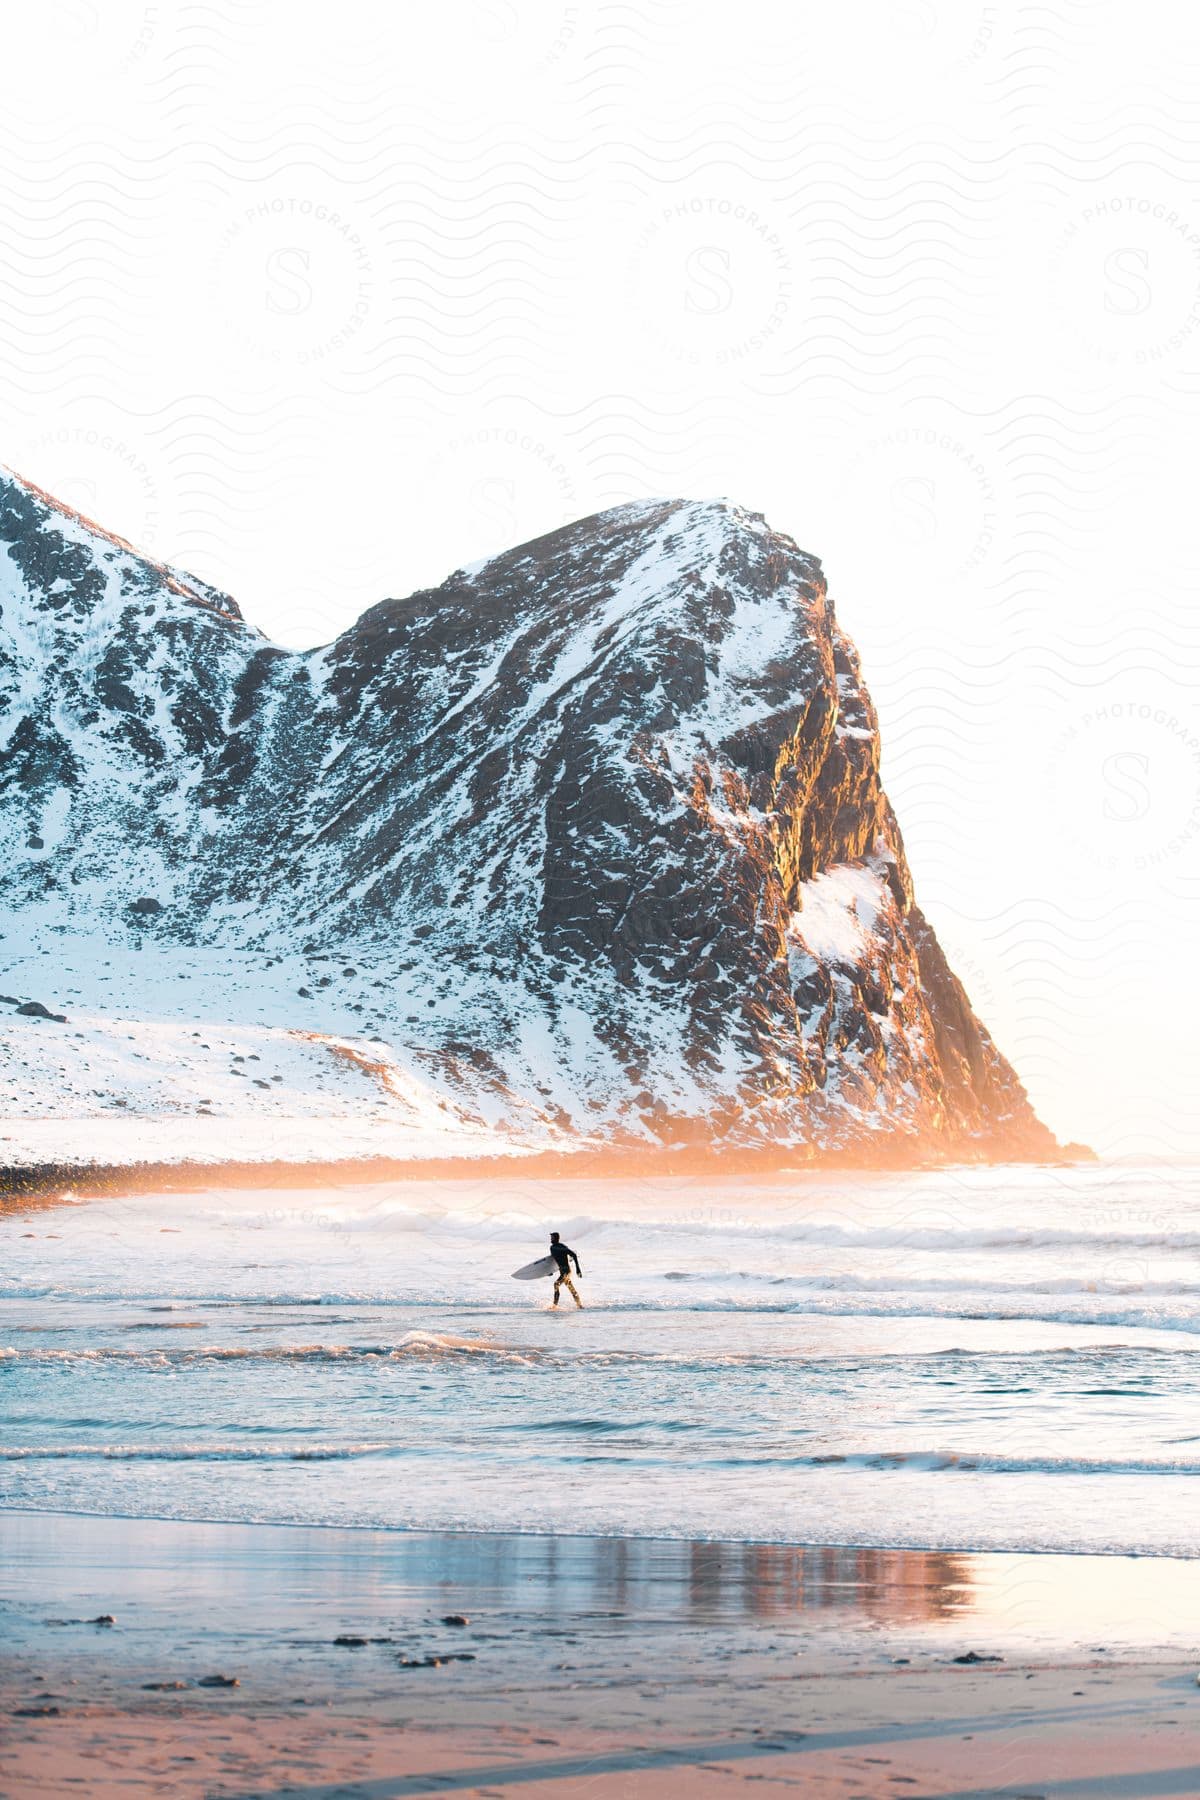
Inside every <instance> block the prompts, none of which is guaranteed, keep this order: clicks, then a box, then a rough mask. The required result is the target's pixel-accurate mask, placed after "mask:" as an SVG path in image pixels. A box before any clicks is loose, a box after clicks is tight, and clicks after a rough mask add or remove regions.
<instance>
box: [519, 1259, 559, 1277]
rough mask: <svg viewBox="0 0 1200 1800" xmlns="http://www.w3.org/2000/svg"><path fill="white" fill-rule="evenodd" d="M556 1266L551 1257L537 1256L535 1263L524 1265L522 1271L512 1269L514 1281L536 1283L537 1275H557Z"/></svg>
mask: <svg viewBox="0 0 1200 1800" xmlns="http://www.w3.org/2000/svg"><path fill="white" fill-rule="evenodd" d="M557 1273H558V1264H557V1263H556V1262H555V1260H554V1258H553V1257H552V1256H539V1258H538V1260H537V1261H536V1262H531V1263H526V1264H525V1267H524V1268H523V1269H514V1270H513V1272H512V1278H513V1280H514V1281H536V1280H537V1279H538V1276H539V1275H557Z"/></svg>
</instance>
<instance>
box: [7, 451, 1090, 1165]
mask: <svg viewBox="0 0 1200 1800" xmlns="http://www.w3.org/2000/svg"><path fill="white" fill-rule="evenodd" d="M0 609H2V610H0V884H2V885H0V892H2V896H3V901H4V906H5V919H4V925H3V930H4V939H3V942H2V943H0V988H3V990H4V994H5V995H6V996H7V997H8V998H7V1003H5V1004H3V1005H0V1027H2V1029H3V1032H4V1039H3V1047H4V1052H5V1055H6V1059H7V1072H6V1073H7V1078H8V1080H9V1083H10V1085H11V1087H12V1089H13V1090H14V1092H13V1094H12V1096H11V1097H10V1098H9V1100H8V1103H7V1105H6V1107H5V1119H4V1122H3V1124H2V1125H0V1140H3V1141H0V1161H4V1162H8V1163H9V1164H12V1163H25V1164H28V1163H32V1162H39V1163H40V1162H50V1161H59V1162H73V1161H84V1160H89V1159H92V1160H101V1161H121V1162H126V1161H132V1160H140V1159H150V1160H163V1159H169V1158H172V1157H174V1158H185V1157H202V1158H206V1159H207V1158H221V1157H228V1156H247V1157H248V1156H253V1157H280V1156H285V1157H289V1156H290V1157H297V1158H304V1157H314V1156H322V1157H328V1156H331V1155H338V1154H345V1155H359V1154H367V1153H380V1154H389V1155H397V1156H433V1155H437V1156H440V1155H448V1154H455V1155H459V1154H474V1155H479V1154H497V1153H502V1152H506V1151H507V1152H513V1153H519V1152H522V1151H528V1150H531V1149H537V1148H543V1149H544V1148H552V1147H558V1148H573V1147H577V1146H581V1145H595V1144H625V1143H630V1144H640V1145H645V1146H649V1145H674V1144H679V1143H681V1142H686V1143H695V1144H710V1143H712V1144H719V1145H741V1146H752V1145H768V1144H770V1145H788V1146H793V1147H795V1149H796V1152H797V1154H816V1153H820V1152H822V1151H832V1150H842V1151H845V1150H846V1149H850V1148H853V1147H855V1146H862V1147H870V1146H874V1147H875V1148H876V1149H877V1150H878V1151H879V1153H880V1155H881V1156H890V1155H892V1154H894V1153H897V1152H912V1153H916V1152H917V1151H918V1150H919V1152H920V1153H921V1154H926V1155H939V1154H940V1155H947V1156H996V1157H1002V1156H1004V1157H1008V1156H1038V1155H1043V1154H1047V1153H1050V1152H1052V1151H1053V1148H1054V1145H1053V1140H1052V1139H1051V1138H1050V1136H1049V1134H1048V1133H1047V1132H1046V1131H1045V1129H1044V1127H1042V1126H1041V1125H1040V1124H1039V1123H1038V1121H1037V1120H1036V1118H1035V1117H1034V1115H1033V1113H1032V1111H1031V1109H1030V1107H1029V1105H1028V1102H1027V1100H1026V1098H1025V1095H1024V1092H1023V1090H1022V1089H1021V1087H1020V1084H1019V1083H1018V1081H1017V1079H1016V1077H1015V1075H1014V1073H1013V1071H1012V1069H1011V1068H1010V1066H1009V1065H1008V1063H1007V1062H1006V1061H1005V1060H1004V1058H1003V1057H1002V1056H1001V1055H1000V1054H999V1052H998V1051H997V1050H996V1048H995V1046H994V1045H993V1044H992V1042H991V1040H990V1038H989V1037H988V1035H987V1033H986V1031H985V1030H984V1028H983V1027H982V1026H981V1025H980V1024H979V1022H978V1021H977V1020H976V1018H975V1017H974V1014H973V1013H972V1011H971V1008H970V1005H969V1003H968V1001H967V999H966V996H965V995H964V993H963V990H962V988H961V987H960V985H959V983H958V982H957V980H956V979H955V977H954V976H953V974H952V973H951V971H950V970H949V968H948V967H947V964H946V961H945V958H944V957H943V955H942V952H941V950H940V949H939V947H938V944H937V940H936V938H935V937H934V934H933V932H932V931H931V929H930V928H929V926H928V925H927V923H926V921H925V919H924V918H923V916H922V914H921V912H920V910H919V909H918V907H917V906H916V904H915V902H914V899H913V892H912V883H911V880H910V877H909V872H908V869H907V866H906V863H905V859H904V851H903V847H902V843H901V839H900V833H899V830H898V828H897V825H896V822H895V819H894V818H893V816H892V811H891V808H890V806H889V804H888V802H887V799H886V797H885V795H884V793H883V791H882V789H881V787H880V782H879V738H878V729H877V722H876V718H875V713H874V710H873V708H872V705H871V702H870V699H869V697H868V695H867V693H866V690H865V689H864V687H863V684H862V680H861V677H860V674H859V667H858V661H857V658H856V655H855V652H854V650H853V647H852V646H851V644H850V643H849V642H848V640H847V639H846V638H845V637H844V636H843V634H842V632H841V631H840V629H839V627H838V625H837V622H836V620H835V618H834V613H833V607H832V605H831V603H830V601H829V599H828V597H827V595H826V591H825V583H824V580H823V578H822V574H821V569H820V565H819V563H818V562H817V561H816V560H815V559H814V558H813V557H811V556H808V555H806V554H805V553H804V552H802V551H801V550H799V549H797V547H796V545H795V544H794V543H793V542H792V541H791V540H790V539H789V538H786V537H784V536H781V535H780V534H779V533H777V532H774V531H772V530H771V529H770V528H769V527H768V526H767V525H766V524H765V523H764V521H763V520H762V519H761V518H760V517H759V516H758V515H757V514H754V513H748V512H745V511H743V510H742V509H741V508H740V507H737V506H733V505H730V504H729V503H727V502H723V501H708V502H702V503H692V502H683V501H655V502H648V503H641V504H636V505H630V506H623V507H618V508H616V509H614V510H613V511H611V512H606V513H602V514H599V515H597V516H596V517H594V518H590V519H584V520H581V521H580V522H578V523H577V524H574V525H571V526H568V527H566V528H564V529H563V530H560V531H557V532H554V533H552V534H551V535H550V536H548V537H545V538H541V539H539V540H538V541H537V542H535V543H532V544H526V545H523V546H521V547H520V548H519V549H516V550H512V551H509V552H508V553H507V554H505V555H502V556H498V557H495V558H493V559H491V560H490V561H488V562H486V563H483V564H480V565H477V566H475V567H472V568H468V569H460V570H458V571H457V572H456V573H455V574H454V575H452V576H451V577H450V578H449V580H448V581H446V582H445V583H444V584H443V585H442V586H441V587H440V588H437V589H434V590H432V591H429V592H423V593H418V594H414V595H411V596H410V597H409V598H408V599H405V600H387V601H384V602H383V603H382V604H380V605H379V606H376V607H374V608H372V609H371V610H370V611H369V612H367V613H365V614H364V615H363V616H362V618H360V619H359V620H358V621H357V623H356V624H355V625H353V626H352V627H351V628H350V630H349V631H347V632H345V633H344V635H343V636H342V637H340V638H339V639H338V640H337V641H336V642H335V643H334V644H331V645H329V646H328V647H326V648H323V649H320V650H315V651H311V652H305V653H293V652H289V651H284V650H282V649H279V648H278V647H276V646H274V645H272V644H270V643H268V642H267V641H266V640H265V639H264V638H262V637H261V636H260V635H259V633H258V632H256V631H255V630H254V629H253V628H252V627H251V626H249V625H248V624H247V623H246V622H245V620H244V619H243V618H242V615H241V613H240V611H239V610H238V608H237V606H236V605H235V604H234V602H233V601H232V600H230V599H229V598H228V597H227V596H225V595H223V594H220V593H217V592H215V591H214V590H213V589H211V588H209V587H207V586H206V585H205V584H204V583H202V582H198V581H195V580H193V579H192V578H191V577H189V576H185V575H181V574H179V573H177V572H176V571H174V570H172V569H169V568H166V567H164V566H162V565H160V564H157V563H154V562H152V561H149V560H147V559H146V558H144V557H141V556H139V555H138V554H137V553H136V552H135V551H134V550H132V549H131V547H130V546H129V545H127V544H125V543H123V542H122V541H121V540H119V539H116V538H113V537H111V536H109V535H108V534H106V533H105V532H103V531H102V530H100V529H99V528H98V527H96V526H94V525H92V524H90V523H89V522H88V521H86V520H84V519H82V518H81V517H79V516H78V515H77V514H75V513H73V512H72V511H70V510H69V509H68V508H66V507H64V506H61V505H59V504H58V503H56V502H55V501H53V500H51V499H50V498H48V497H47V496H46V495H44V494H42V493H40V492H39V491H38V490H36V489H34V488H32V487H31V486H29V485H28V484H27V483H25V482H23V481H20V480H19V479H16V478H14V477H8V476H4V475H3V474H0ZM18 1003H22V1004H29V1003H36V1004H40V1005H41V1006H42V1007H43V1008H45V1009H46V1011H48V1012H51V1013H57V1014H61V1015H63V1019H62V1020H61V1021H60V1020H58V1019H54V1018H45V1017H39V1016H33V1015H30V1014H27V1013H25V1014H22V1013H20V1012H18V1011H17V1005H18Z"/></svg>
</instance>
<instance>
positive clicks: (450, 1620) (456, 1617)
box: [442, 1613, 471, 1625]
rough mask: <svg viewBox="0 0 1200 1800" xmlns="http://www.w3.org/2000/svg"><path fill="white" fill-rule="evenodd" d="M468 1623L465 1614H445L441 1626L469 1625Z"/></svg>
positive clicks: (468, 1620)
mask: <svg viewBox="0 0 1200 1800" xmlns="http://www.w3.org/2000/svg"><path fill="white" fill-rule="evenodd" d="M470 1623H471V1621H470V1619H468V1617H467V1615H466V1613H447V1614H446V1615H445V1617H444V1618H443V1620H442V1624H443V1625H469V1624H470Z"/></svg>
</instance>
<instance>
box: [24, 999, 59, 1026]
mask: <svg viewBox="0 0 1200 1800" xmlns="http://www.w3.org/2000/svg"><path fill="white" fill-rule="evenodd" d="M17 1011H18V1012H19V1013H20V1014H21V1015H22V1017H23V1018H26V1019H53V1020H54V1023H55V1024H56V1025H65V1024H66V1023H67V1015H66V1014H65V1013H56V1012H51V1011H50V1008H49V1007H48V1006H43V1005H42V1003H41V1001H40V1000H23V1001H21V1002H20V1003H19V1004H18V1006H17Z"/></svg>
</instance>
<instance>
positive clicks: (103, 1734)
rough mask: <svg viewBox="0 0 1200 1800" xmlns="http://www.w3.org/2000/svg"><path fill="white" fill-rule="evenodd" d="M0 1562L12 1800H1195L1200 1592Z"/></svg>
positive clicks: (597, 1562)
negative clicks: (490, 1798) (761, 1785)
mask: <svg viewBox="0 0 1200 1800" xmlns="http://www.w3.org/2000/svg"><path fill="white" fill-rule="evenodd" d="M0 1540H2V1541H3V1543H4V1550H5V1556H4V1560H5V1565H6V1567H7V1568H8V1569H9V1570H10V1571H11V1574H10V1578H9V1580H8V1581H7V1583H6V1600H5V1605H4V1630H5V1640H6V1644H7V1649H6V1652H5V1656H4V1668H3V1677H2V1684H0V1710H2V1711H3V1714H4V1716H5V1730H4V1746H3V1753H2V1758H0V1770H2V1786H0V1791H2V1792H3V1793H4V1795H5V1796H6V1797H11V1800H24V1797H25V1796H27V1795H32V1794H34V1793H37V1794H39V1795H46V1796H52V1797H56V1796H60V1795H62V1796H65V1795H68V1794H75V1795H78V1794H80V1793H85V1794H95V1795H98V1796H113V1797H114V1800H115V1797H116V1796H124V1795H145V1796H157V1795H163V1796H167V1795H172V1796H174V1795H178V1796H181V1797H183V1800H191V1797H193V1796H195V1797H196V1800H199V1797H200V1796H208V1795H212V1796H216V1795H220V1796H237V1795H241V1796H247V1797H249V1796H251V1795H253V1796H269V1795H284V1794H289V1795H295V1796H304V1797H305V1800H317V1797H318V1796H320V1797H322V1800H325V1797H328V1800H332V1797H333V1796H335V1795H337V1796H342V1797H343V1800H385V1797H386V1796H400V1795H407V1794H421V1793H434V1792H452V1793H464V1794H478V1795H485V1794H489V1793H505V1794H508V1793H513V1794H520V1793H523V1792H526V1791H528V1792H529V1793H537V1794H562V1795H580V1796H582V1795H584V1794H586V1795H588V1796H589V1797H591V1796H599V1797H601V1800H604V1797H607V1796H617V1795H620V1796H622V1797H631V1796H642V1795H645V1796H659V1795H662V1796H674V1795H682V1794H685V1793H686V1794H696V1793H712V1794H722V1793H728V1792H732V1791H734V1790H735V1789H740V1788H741V1785H742V1784H743V1783H745V1782H758V1781H763V1782H766V1783H768V1784H773V1785H775V1786H783V1787H785V1788H790V1789H792V1790H793V1791H795V1790H799V1791H800V1792H803V1793H812V1794H838V1795H847V1796H850V1795H864V1796H866V1795H870V1796H875V1795H881V1796H882V1795H896V1794H913V1795H920V1794H927V1795H942V1796H946V1795H957V1796H962V1797H965V1796H968V1795H970V1796H983V1795H989V1794H997V1795H999V1794H1005V1795H1011V1796H1017V1795H1021V1796H1028V1797H1032V1796H1033V1795H1045V1796H1047V1797H1048V1796H1051V1795H1064V1796H1065V1795H1071V1796H1078V1797H1080V1800H1083V1797H1086V1796H1093V1795H1094V1796H1096V1797H1097V1800H1099V1797H1100V1796H1114V1795H1120V1796H1141V1795H1146V1796H1150V1795H1180V1796H1183V1795H1192V1794H1195V1793H1196V1792H1197V1791H1200V1690H1198V1689H1197V1685H1196V1671H1195V1661H1194V1657H1193V1656H1192V1655H1191V1654H1190V1653H1189V1651H1188V1647H1187V1645H1188V1633H1189V1631H1190V1630H1191V1629H1192V1626H1191V1621H1193V1620H1194V1618H1195V1616H1196V1607H1197V1601H1198V1599H1200V1564H1196V1563H1191V1562H1177V1561H1173V1560H1171V1559H1140V1560H1139V1559H1131V1558H1093V1557H1056V1556H1042V1557H1033V1556H998V1555H991V1556H955V1555H950V1554H945V1553H918V1552H908V1551H894V1552H889V1551H879V1550H872V1551H855V1550H851V1549H844V1548H843V1549H838V1548H829V1549H812V1548H809V1549H799V1548H790V1547H788V1546H783V1545H769V1546H755V1545H749V1544H715V1543H704V1544H696V1543H691V1544H687V1543H668V1542H654V1541H652V1540H631V1539H616V1540H613V1539H588V1538H549V1537H547V1538H537V1537H532V1536H530V1537H512V1536H505V1535H503V1534H494V1535H478V1536H475V1535H471V1534H461V1535H456V1534H409V1533H384V1532H367V1531H341V1530H330V1529H323V1530H322V1529H302V1528H295V1527H280V1526H245V1525H198V1524H187V1523H183V1522H179V1521H172V1522H169V1523H168V1522H159V1521H153V1520H119V1519H98V1518H87V1517H78V1516H69V1515H51V1514H44V1515H38V1514H19V1513H9V1514H6V1515H4V1516H3V1518H2V1519H0ZM1089 1595H1090V1596H1091V1597H1092V1598H1091V1603H1090V1605H1089V1602H1088V1598H1087V1597H1088V1596H1089ZM1104 1615H1106V1616H1107V1617H1108V1619H1109V1621H1110V1627H1111V1629H1110V1631H1109V1634H1108V1636H1107V1638H1102V1637H1099V1636H1094V1635H1090V1633H1091V1630H1092V1627H1093V1626H1095V1625H1096V1624H1097V1623H1098V1620H1099V1619H1100V1617H1101V1616H1104ZM110 1617H111V1618H112V1620H113V1621H114V1622H113V1623H111V1624H106V1623H99V1622H97V1621H101V1620H104V1619H107V1618H110ZM461 1621H466V1622H465V1623H463V1622H461ZM339 1639H341V1640H342V1641H341V1642H339V1641H338V1640H339ZM964 1658H966V1659H998V1660H965V1661H964V1660H961V1659H964ZM218 1681H219V1683H220V1685H217V1682H218ZM209 1683H212V1684H213V1685H208V1684H209ZM226 1684H228V1685H226ZM234 1684H236V1685H234Z"/></svg>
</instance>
